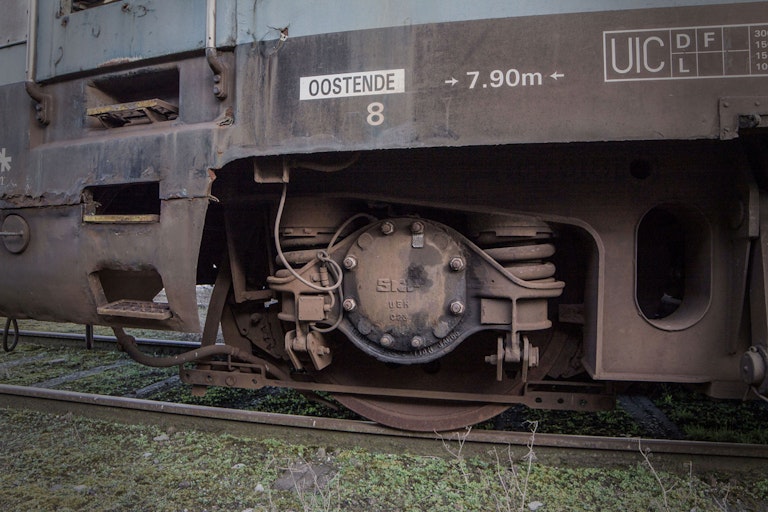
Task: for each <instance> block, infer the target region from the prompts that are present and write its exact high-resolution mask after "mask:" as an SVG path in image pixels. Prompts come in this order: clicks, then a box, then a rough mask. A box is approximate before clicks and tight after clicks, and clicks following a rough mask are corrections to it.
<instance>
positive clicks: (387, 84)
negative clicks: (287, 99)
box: [299, 69, 405, 100]
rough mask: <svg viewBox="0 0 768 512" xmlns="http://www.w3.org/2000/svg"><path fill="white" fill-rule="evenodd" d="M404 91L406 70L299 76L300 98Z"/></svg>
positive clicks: (343, 96)
mask: <svg viewBox="0 0 768 512" xmlns="http://www.w3.org/2000/svg"><path fill="white" fill-rule="evenodd" d="M403 92H405V70H404V69H381V70H376V71H360V72H356V73H340V74H336V75H318V76H302V77H301V78H300V79H299V99H300V100H319V99H329V98H346V97H350V96H374V95H379V94H397V93H403Z"/></svg>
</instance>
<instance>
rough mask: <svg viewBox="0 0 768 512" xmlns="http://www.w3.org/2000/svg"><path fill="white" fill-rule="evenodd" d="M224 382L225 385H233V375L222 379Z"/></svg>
mask: <svg viewBox="0 0 768 512" xmlns="http://www.w3.org/2000/svg"><path fill="white" fill-rule="evenodd" d="M224 382H225V383H226V384H227V386H234V385H235V378H234V377H227V378H226V379H224Z"/></svg>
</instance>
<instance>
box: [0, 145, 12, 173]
mask: <svg viewBox="0 0 768 512" xmlns="http://www.w3.org/2000/svg"><path fill="white" fill-rule="evenodd" d="M11 160H12V158H11V157H10V155H9V156H6V155H5V148H3V149H2V150H0V172H8V171H10V170H11Z"/></svg>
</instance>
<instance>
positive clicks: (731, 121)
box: [719, 96, 768, 140]
mask: <svg viewBox="0 0 768 512" xmlns="http://www.w3.org/2000/svg"><path fill="white" fill-rule="evenodd" d="M719 112H720V139H722V140H730V139H735V138H736V137H738V136H739V130H743V129H751V128H768V96H751V97H731V98H720V104H719Z"/></svg>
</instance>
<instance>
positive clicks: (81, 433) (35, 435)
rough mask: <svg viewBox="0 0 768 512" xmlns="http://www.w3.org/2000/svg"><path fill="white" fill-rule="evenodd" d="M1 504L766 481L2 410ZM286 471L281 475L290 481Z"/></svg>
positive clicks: (501, 497)
mask: <svg viewBox="0 0 768 512" xmlns="http://www.w3.org/2000/svg"><path fill="white" fill-rule="evenodd" d="M0 431H2V432H3V436H0V464H1V465H2V466H1V467H3V469H4V471H2V472H0V503H2V505H3V507H2V508H3V510H7V511H15V510H24V511H27V510H57V511H66V510H94V511H102V510H172V511H182V510H188V511H202V510H207V511H214V510H215V511H245V510H249V511H262V510H263V511H286V510H295V511H301V510H319V511H325V510H344V511H357V510H360V511H362V510H364V511H366V512H372V511H378V510H387V511H389V510H445V511H451V512H453V511H457V510H532V509H537V508H539V509H540V510H542V511H543V510H630V511H632V510H637V511H640V510H642V511H645V510H686V511H689V510H696V511H708V510H713V511H722V510H765V509H766V508H767V507H768V478H766V477H765V475H755V477H754V478H755V479H754V480H752V481H750V482H747V481H735V480H730V479H727V478H724V477H723V476H719V475H717V474H708V475H699V474H698V473H697V471H696V468H695V467H693V468H691V471H690V473H688V474H685V473H683V474H671V473H666V472H662V471H658V472H656V470H654V468H653V467H652V466H651V465H650V464H648V463H647V462H646V461H645V460H644V458H643V457H642V455H641V454H640V453H638V460H637V463H636V464H635V465H632V466H629V467H624V468H620V469H593V468H562V467H553V466H547V465H543V464H540V463H538V462H536V461H535V458H533V457H530V455H532V454H533V452H535V450H536V447H535V441H534V442H533V445H532V448H531V450H530V451H529V449H526V448H524V447H522V448H512V449H510V451H509V453H507V452H506V451H503V450H502V451H500V452H498V453H497V454H496V455H495V456H494V455H493V454H492V456H491V457H489V458H484V459H482V460H481V459H475V458H466V457H464V456H462V454H461V449H462V444H461V443H460V442H459V441H456V440H454V441H450V442H447V443H446V446H445V453H444V455H445V456H444V457H425V456H415V455H408V454H397V455H392V454H383V453H372V452H368V451H365V450H363V449H337V448H334V447H331V446H324V447H317V446H300V445H289V444H285V443H283V442H280V441H275V440H266V441H264V440H262V441H257V440H253V439H248V438H242V437H235V436H230V435H214V434H208V433H200V432H194V431H173V430H171V431H163V430H161V429H159V428H157V427H149V426H126V425H121V424H114V423H108V422H103V421H96V420H86V419H81V418H77V417H73V416H71V415H65V416H54V415H50V414H43V413H36V412H26V411H11V410H0ZM291 474H293V475H294V477H293V479H291V478H288V476H290V475H291Z"/></svg>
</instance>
